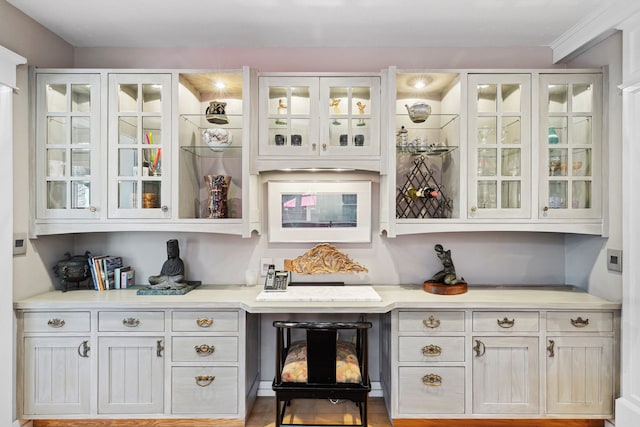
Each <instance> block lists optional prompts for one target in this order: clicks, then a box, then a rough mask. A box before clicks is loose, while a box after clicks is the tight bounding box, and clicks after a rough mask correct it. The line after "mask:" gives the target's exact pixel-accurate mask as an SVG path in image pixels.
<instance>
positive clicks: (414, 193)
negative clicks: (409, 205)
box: [407, 187, 440, 200]
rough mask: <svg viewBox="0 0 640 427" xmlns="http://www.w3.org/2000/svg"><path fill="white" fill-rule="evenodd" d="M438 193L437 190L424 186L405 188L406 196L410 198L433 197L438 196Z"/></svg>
mask: <svg viewBox="0 0 640 427" xmlns="http://www.w3.org/2000/svg"><path fill="white" fill-rule="evenodd" d="M438 194H440V193H439V192H438V190H436V189H435V188H431V187H424V188H413V187H409V189H408V190H407V197H409V198H410V199H412V200H413V199H418V198H425V199H434V198H436V197H438Z"/></svg>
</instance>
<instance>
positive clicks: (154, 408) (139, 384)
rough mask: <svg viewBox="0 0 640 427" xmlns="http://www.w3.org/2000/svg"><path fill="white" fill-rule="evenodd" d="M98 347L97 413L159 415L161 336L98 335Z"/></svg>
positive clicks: (162, 398)
mask: <svg viewBox="0 0 640 427" xmlns="http://www.w3.org/2000/svg"><path fill="white" fill-rule="evenodd" d="M98 347H99V351H98V361H99V363H98V384H99V385H98V412H99V413H101V414H161V413H162V412H163V409H164V402H163V400H164V358H163V353H164V338H163V337H162V336H155V337H120V336H119V337H100V338H99V339H98Z"/></svg>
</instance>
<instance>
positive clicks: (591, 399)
mask: <svg viewBox="0 0 640 427" xmlns="http://www.w3.org/2000/svg"><path fill="white" fill-rule="evenodd" d="M547 317H548V319H547V341H546V356H547V361H546V369H547V411H548V412H549V413H553V414H559V415H560V414H594V415H602V414H604V415H606V414H610V413H612V412H613V402H612V400H611V395H612V394H613V389H614V372H615V370H614V369H613V367H612V366H611V360H613V358H614V354H615V352H614V347H613V343H614V337H613V331H614V319H613V316H612V315H611V313H600V312H582V313H570V312H558V313H549V314H548V316H547Z"/></svg>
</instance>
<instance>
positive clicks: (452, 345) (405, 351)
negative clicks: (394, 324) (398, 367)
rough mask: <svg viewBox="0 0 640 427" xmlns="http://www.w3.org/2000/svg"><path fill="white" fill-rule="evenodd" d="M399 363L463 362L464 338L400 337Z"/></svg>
mask: <svg viewBox="0 0 640 427" xmlns="http://www.w3.org/2000/svg"><path fill="white" fill-rule="evenodd" d="M398 344H399V345H398V347H399V361H400V362H464V354H465V352H464V337H438V336H435V337H434V336H432V337H425V336H422V337H400V338H399V343H398Z"/></svg>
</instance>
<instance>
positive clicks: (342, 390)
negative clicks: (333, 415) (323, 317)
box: [273, 321, 371, 427]
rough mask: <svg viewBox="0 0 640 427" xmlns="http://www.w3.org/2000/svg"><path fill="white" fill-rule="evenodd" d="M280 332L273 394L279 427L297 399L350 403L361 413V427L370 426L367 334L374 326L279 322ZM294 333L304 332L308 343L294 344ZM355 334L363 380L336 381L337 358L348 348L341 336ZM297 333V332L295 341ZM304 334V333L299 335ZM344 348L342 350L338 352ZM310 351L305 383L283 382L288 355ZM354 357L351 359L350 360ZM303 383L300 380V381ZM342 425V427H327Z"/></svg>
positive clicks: (307, 353)
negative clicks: (368, 414)
mask: <svg viewBox="0 0 640 427" xmlns="http://www.w3.org/2000/svg"><path fill="white" fill-rule="evenodd" d="M273 326H274V327H275V328H276V373H275V378H274V380H273V390H274V391H275V394H276V424H275V425H276V427H279V426H281V425H294V424H283V421H284V417H285V410H286V407H287V406H288V405H289V404H290V403H291V400H293V399H332V400H339V399H343V400H350V401H352V402H355V404H356V406H357V407H358V408H359V410H360V420H361V424H357V425H360V426H364V427H366V425H367V395H368V394H369V392H370V391H371V382H370V380H369V374H368V366H367V365H368V354H367V348H368V343H367V331H368V330H369V329H370V328H371V322H288V321H275V322H273ZM292 329H293V330H302V332H303V334H302V335H303V337H305V338H306V339H305V340H300V341H297V340H294V341H292ZM347 330H352V331H353V333H354V338H355V343H352V344H355V355H356V358H357V362H356V363H357V365H358V367H359V370H360V376H359V378H357V379H354V378H353V377H352V378H349V379H348V381H352V382H340V380H342V381H344V378H336V365H337V362H336V355H337V353H341V352H342V349H344V348H345V346H346V344H345V343H344V342H343V341H339V340H338V332H339V331H344V333H345V334H346V333H347ZM295 334H296V332H295V331H294V338H295ZM298 334H300V333H298ZM339 346H340V348H338V347H339ZM301 348H304V350H306V375H304V376H303V377H306V378H302V380H304V379H306V381H305V382H293V381H288V380H291V378H287V377H285V378H284V379H283V369H284V367H285V361H286V359H287V355H288V354H289V352H290V351H291V350H292V349H293V351H294V352H296V351H297V352H301V350H300V349H301ZM349 357H351V356H349ZM296 380H297V381H300V378H296ZM323 425H342V424H323Z"/></svg>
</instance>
